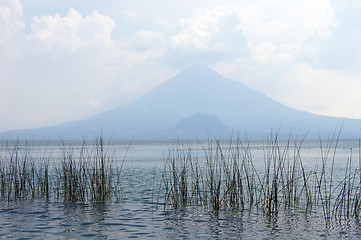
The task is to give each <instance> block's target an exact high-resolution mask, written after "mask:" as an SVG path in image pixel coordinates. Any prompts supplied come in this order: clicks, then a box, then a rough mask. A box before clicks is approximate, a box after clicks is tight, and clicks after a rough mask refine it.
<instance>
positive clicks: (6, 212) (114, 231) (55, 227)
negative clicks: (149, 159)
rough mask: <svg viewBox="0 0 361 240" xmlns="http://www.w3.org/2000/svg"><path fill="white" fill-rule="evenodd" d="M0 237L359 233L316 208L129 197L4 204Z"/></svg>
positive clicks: (352, 225)
mask: <svg viewBox="0 0 361 240" xmlns="http://www.w3.org/2000/svg"><path fill="white" fill-rule="evenodd" d="M0 215H1V219H0V237H2V238H7V239H21V238H22V239H63V238H64V239H121V238H141V239H144V238H147V239H148V238H153V239H210V238H211V239H224V238H227V239H243V238H244V239H249V238H255V239H269V238H272V239H277V238H282V239H283V238H287V239H311V238H312V239H324V238H335V239H338V238H353V239H360V238H361V229H360V228H361V226H360V224H359V222H352V221H351V222H349V224H346V225H344V224H343V225H342V226H338V225H337V223H336V224H335V225H332V226H331V227H330V228H325V225H324V224H323V223H322V218H321V217H319V216H317V214H315V215H312V216H307V215H305V214H302V213H297V212H290V213H287V214H280V215H279V216H277V217H265V216H264V215H263V214H261V213H256V212H249V211H244V212H236V211H231V210H230V211H227V210H225V211H221V212H220V213H218V214H216V213H212V212H207V211H203V210H201V209H184V210H180V211H177V212H174V211H162V210H154V209H153V208H152V206H151V204H146V203H133V202H131V201H128V200H124V201H119V202H116V203H109V204H69V203H66V204H65V203H59V202H46V201H43V200H33V201H27V202H22V203H11V204H3V205H2V207H1V209H0Z"/></svg>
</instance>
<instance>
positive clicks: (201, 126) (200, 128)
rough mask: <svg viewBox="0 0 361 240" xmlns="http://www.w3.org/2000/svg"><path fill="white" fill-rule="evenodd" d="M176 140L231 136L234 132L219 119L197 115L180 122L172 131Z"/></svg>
mask: <svg viewBox="0 0 361 240" xmlns="http://www.w3.org/2000/svg"><path fill="white" fill-rule="evenodd" d="M171 132H172V133H173V136H174V137H175V138H195V139H206V138H212V136H224V137H227V136H229V135H230V134H231V133H232V132H231V129H229V128H228V127H227V126H226V125H225V124H224V123H222V122H221V121H220V120H219V118H218V117H216V116H212V115H204V114H200V113H195V114H193V115H192V116H189V117H187V118H183V119H181V120H179V121H178V122H177V123H176V125H175V126H174V127H173V128H172V129H171Z"/></svg>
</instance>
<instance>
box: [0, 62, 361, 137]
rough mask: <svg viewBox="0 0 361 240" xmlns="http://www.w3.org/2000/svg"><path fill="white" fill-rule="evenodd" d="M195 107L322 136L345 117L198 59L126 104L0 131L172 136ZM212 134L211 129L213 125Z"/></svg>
mask: <svg viewBox="0 0 361 240" xmlns="http://www.w3.org/2000/svg"><path fill="white" fill-rule="evenodd" d="M195 113H201V114H203V115H211V116H215V117H217V118H218V119H219V120H220V122H221V123H222V124H224V125H225V126H227V128H229V129H233V130H235V131H239V132H247V133H250V134H253V135H255V136H261V135H262V134H263V135H264V134H267V133H269V131H271V129H278V128H280V126H281V130H282V132H284V134H285V135H289V134H290V133H291V132H292V133H294V134H300V135H304V134H306V133H307V132H308V133H309V134H311V136H313V137H318V136H321V135H322V136H323V135H327V134H329V133H330V132H332V131H333V130H334V129H335V128H336V127H337V126H338V125H340V124H341V123H342V121H343V118H336V117H326V116H321V115H315V114H312V113H308V112H305V111H300V110H295V109H292V108H290V107H288V106H285V105H283V104H281V103H279V102H277V101H275V100H273V99H271V98H270V97H268V96H266V95H265V94H263V93H261V92H258V91H255V90H253V89H251V88H250V87H248V86H246V85H245V84H243V83H241V82H237V81H234V80H231V79H228V78H224V77H223V76H222V75H220V74H219V73H217V72H215V71H213V70H212V69H210V68H209V67H207V66H205V65H195V66H191V67H188V68H185V69H183V70H182V71H181V72H180V73H178V74H176V75H175V76H173V77H172V78H170V79H169V80H168V81H166V82H164V83H162V84H161V85H159V86H157V87H155V88H154V89H153V90H151V91H150V92H148V93H146V94H144V95H143V96H141V97H139V98H138V99H136V100H135V101H133V102H131V103H129V104H127V105H124V106H119V107H117V108H114V109H112V110H109V111H106V112H103V113H100V114H97V115H95V116H93V117H90V118H88V119H86V120H80V121H73V122H69V123H63V124H59V125H56V126H52V127H46V128H38V129H27V130H19V131H8V132H5V133H0V137H1V138H4V136H11V135H12V136H13V137H20V138H24V137H26V136H27V137H28V138H31V137H32V138H45V139H49V138H54V136H56V137H59V136H60V137H62V138H76V136H78V138H80V137H82V136H84V135H89V134H96V133H97V132H99V131H100V129H102V132H104V134H105V135H108V136H110V135H114V137H115V138H119V139H129V138H131V139H169V138H171V137H172V136H174V132H172V131H173V130H174V127H175V126H176V124H177V123H178V122H179V121H180V120H181V119H186V118H188V117H190V116H192V115H194V114H195ZM359 126H361V120H352V119H346V120H345V124H344V132H346V135H347V136H352V137H356V136H358V135H357V134H358V133H359ZM357 131H358V132H357ZM209 134H212V129H210V130H209ZM225 134H226V132H225ZM225 134H219V133H217V135H225ZM184 137H185V138H186V137H187V136H184ZM204 137H209V136H204Z"/></svg>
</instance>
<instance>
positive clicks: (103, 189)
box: [0, 136, 124, 202]
mask: <svg viewBox="0 0 361 240" xmlns="http://www.w3.org/2000/svg"><path fill="white" fill-rule="evenodd" d="M60 145H61V149H62V153H61V155H60V160H59V159H58V158H59V156H58V157H57V158H56V159H54V157H53V155H52V153H49V152H46V151H45V152H42V153H40V151H39V152H37V151H36V150H34V149H31V148H33V145H32V144H28V143H25V144H20V143H19V142H18V141H17V142H12V143H8V142H7V143H6V144H5V146H3V147H2V149H1V154H0V198H1V199H7V200H8V201H11V200H18V199H28V198H35V197H41V198H46V199H49V198H55V199H63V200H65V201H72V202H99V201H106V200H107V199H110V198H111V197H114V196H115V197H117V198H119V197H121V194H122V189H121V184H120V175H121V169H122V164H123V162H122V161H117V160H116V159H115V152H110V151H109V146H110V144H106V143H105V142H104V139H103V137H102V136H99V137H98V138H97V139H96V140H95V141H94V143H93V144H92V146H89V145H88V143H87V142H86V141H85V140H83V142H82V145H81V147H80V150H79V149H76V151H75V150H74V149H73V147H72V146H67V145H66V144H65V143H64V142H60ZM45 149H46V148H45ZM123 161H124V159H123Z"/></svg>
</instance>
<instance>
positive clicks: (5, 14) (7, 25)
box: [0, 0, 25, 44]
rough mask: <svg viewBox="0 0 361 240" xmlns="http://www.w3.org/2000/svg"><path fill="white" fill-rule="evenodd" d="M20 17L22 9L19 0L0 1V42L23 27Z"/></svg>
mask: <svg viewBox="0 0 361 240" xmlns="http://www.w3.org/2000/svg"><path fill="white" fill-rule="evenodd" d="M22 17H23V9H22V5H21V4H20V1H19V0H2V1H1V2H0V44H1V43H2V42H5V41H6V40H8V39H10V38H11V37H12V36H13V34H15V33H16V32H18V31H21V30H23V29H25V23H24V21H23V20H22Z"/></svg>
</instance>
